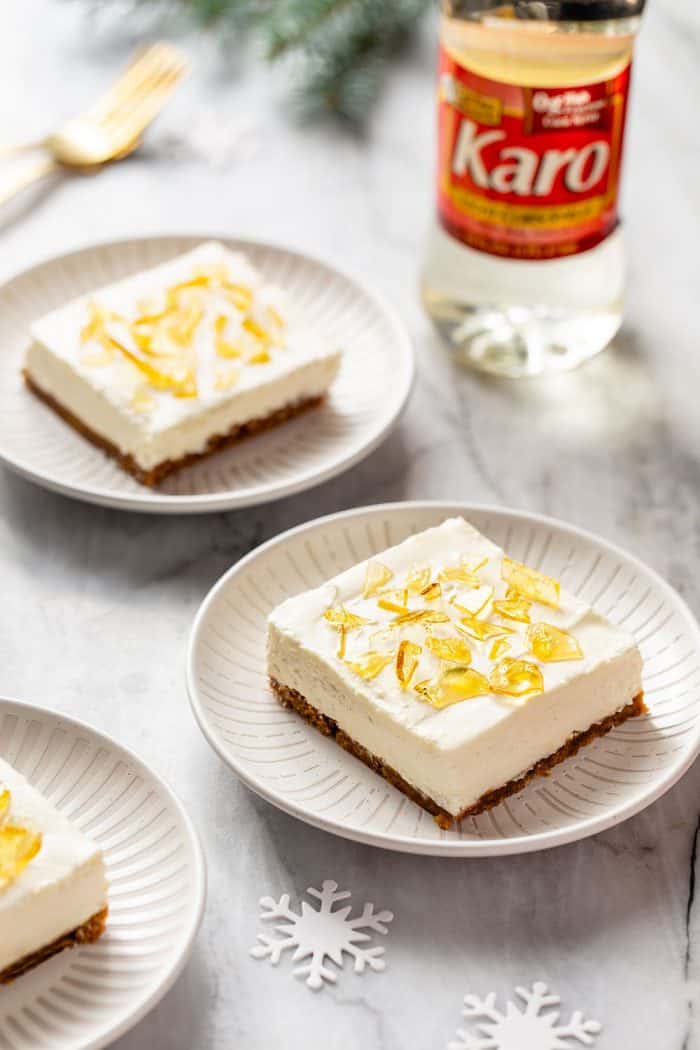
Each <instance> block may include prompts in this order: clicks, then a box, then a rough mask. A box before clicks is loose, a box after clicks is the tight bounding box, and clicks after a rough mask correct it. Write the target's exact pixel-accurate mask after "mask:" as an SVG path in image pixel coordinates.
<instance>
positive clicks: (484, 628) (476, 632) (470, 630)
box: [456, 616, 513, 642]
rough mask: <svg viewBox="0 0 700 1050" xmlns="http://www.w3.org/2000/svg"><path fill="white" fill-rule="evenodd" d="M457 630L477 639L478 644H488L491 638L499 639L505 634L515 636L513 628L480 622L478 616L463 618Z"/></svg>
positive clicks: (484, 621) (485, 621) (500, 624)
mask: <svg viewBox="0 0 700 1050" xmlns="http://www.w3.org/2000/svg"><path fill="white" fill-rule="evenodd" d="M456 626H457V630H458V631H459V632H460V633H463V634H466V635H468V637H469V638H475V639H476V641H477V642H486V641H488V640H489V638H498V637H499V636H500V635H503V634H513V629H512V627H506V625H505V624H502V623H489V622H488V621H487V620H478V619H477V618H476V616H463V617H462V619H461V620H460V623H459V625H456Z"/></svg>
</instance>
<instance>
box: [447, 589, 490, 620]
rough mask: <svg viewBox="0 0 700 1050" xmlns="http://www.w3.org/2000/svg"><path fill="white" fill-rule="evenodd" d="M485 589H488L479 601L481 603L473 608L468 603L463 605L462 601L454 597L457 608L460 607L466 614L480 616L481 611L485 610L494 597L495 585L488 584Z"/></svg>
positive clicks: (453, 602)
mask: <svg viewBox="0 0 700 1050" xmlns="http://www.w3.org/2000/svg"><path fill="white" fill-rule="evenodd" d="M479 587H481V584H480V585H479ZM484 589H485V591H486V594H485V595H484V597H483V598H482V600H481V601H480V602H479V604H478V605H477V606H475V608H473V609H469V608H468V607H467V606H466V605H462V604H461V603H460V602H458V601H455V600H454V599H452V604H453V605H454V607H455V609H459V611H460V612H462V613H464V614H465V615H466V616H478V615H479V613H482V612H483V611H484V609H485V608H486V606H487V605H488V604H489V602H490V601H491V599H492V598H493V594H494V591H493V587H489V586H486V587H485V588H484Z"/></svg>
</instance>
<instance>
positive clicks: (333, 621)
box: [323, 605, 371, 631]
mask: <svg viewBox="0 0 700 1050" xmlns="http://www.w3.org/2000/svg"><path fill="white" fill-rule="evenodd" d="M323 618H324V620H325V621H326V623H329V624H330V625H331V627H334V628H335V629H336V630H337V631H339V630H341V629H342V630H344V631H355V630H357V628H358V627H364V626H365V624H368V623H370V622H371V621H370V620H365V618H364V616H357V614H356V613H351V612H348V610H347V609H346V608H345V606H344V605H336V606H334V607H333V608H332V609H326V611H325V612H324V614H323Z"/></svg>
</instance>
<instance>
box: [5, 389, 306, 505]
mask: <svg viewBox="0 0 700 1050" xmlns="http://www.w3.org/2000/svg"><path fill="white" fill-rule="evenodd" d="M23 375H24V381H25V383H26V384H27V386H28V388H29V389H30V390H31V392H32V393H33V394H34V395H35V396H36V397H38V398H39V400H40V401H43V402H44V404H45V405H48V406H49V408H51V409H53V411H54V412H55V413H56V414H57V415H59V416H60V417H61V419H63V420H64V421H65V422H66V423H68V424H69V425H70V426H72V427H73V429H74V430H77V431H78V433H79V434H81V435H82V437H84V438H86V440H87V441H89V442H91V444H93V445H95V446H96V447H97V448H99V449H101V450H102V451H103V452H106V453H107V455H108V456H111V458H112V459H115V460H116V461H117V463H118V464H119V466H120V467H121V468H122V469H123V470H125V471H126V472H127V474H131V476H132V477H133V478H136V480H137V481H140V482H141V484H142V485H147V486H148V487H149V488H155V487H156V486H157V485H160V483H161V481H163V480H164V479H165V478H167V477H169V476H170V475H171V474H174V473H175V472H176V471H178V470H182V469H184V467H189V466H191V465H192V464H193V463H198V462H199V461H200V460H202V459H208V457H209V456H211V455H212V454H213V453H214V452H220V451H221V450H222V449H225V448H229V447H230V446H231V445H236V444H238V442H239V441H243V440H244V439H245V438H248V437H252V436H253V435H254V434H260V433H261V432H262V431H264V430H270V429H272V427H276V426H279V424H280V423H286V422H287V420H289V419H293V418H294V417H295V416H299V415H301V414H302V412H307V411H308V410H309V409H311V408H316V407H318V405H320V404H321V402H322V401H323V396H320V397H308V398H304V399H302V400H301V401H297V402H295V403H294V404H293V405H285V406H284V408H278V409H277V410H276V411H275V412H271V413H270V414H269V415H268V416H262V417H261V418H260V419H251V420H248V422H246V423H237V424H236V425H235V426H233V427H231V429H230V430H229V431H227V432H226V433H225V434H214V435H213V436H212V437H210V438H209V440H208V441H207V447H206V449H205V450H204V451H203V452H190V453H188V454H187V455H186V456H182V457H181V458H180V459H165V460H163V462H162V463H157V464H156V465H155V467H151V468H150V470H144V469H143V467H140V466H139V464H138V463H137V462H136V460H135V459H134V457H133V456H132V455H130V454H125V453H124V452H121V451H120V450H119V449H118V448H117V446H116V445H113V444H112V442H111V441H108V440H107V438H104V437H102V436H101V435H100V434H97V433H96V432H95V431H94V430H92V428H91V427H89V426H88V425H87V424H86V423H84V422H83V421H82V419H79V418H78V417H77V416H75V415H74V414H73V413H72V412H71V411H70V409H68V408H66V407H65V406H64V405H62V404H61V403H60V401H57V400H56V398H55V397H53V395H52V394H48V393H47V392H46V391H45V390H42V388H41V387H40V386H39V385H38V384H37V383H35V382H34V380H33V379H32V377H31V376H30V375H29V374H28V373H27V372H26V371H25V372H24V373H23Z"/></svg>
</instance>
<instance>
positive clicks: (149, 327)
mask: <svg viewBox="0 0 700 1050" xmlns="http://www.w3.org/2000/svg"><path fill="white" fill-rule="evenodd" d="M31 337H32V342H31V345H30V346H29V349H28V351H27V355H26V359H25V364H24V376H25V380H26V383H27V385H28V387H29V388H30V390H32V391H33V393H34V394H35V395H36V396H37V397H39V398H41V399H42V400H43V401H44V402H45V403H46V404H48V405H49V406H50V407H51V408H53V409H54V411H56V412H57V413H58V414H59V415H60V416H62V417H63V419H64V420H65V421H66V422H67V423H68V424H70V425H71V426H72V427H73V428H74V429H75V430H77V431H78V432H79V433H80V434H82V435H83V437H85V438H87V439H88V440H89V441H91V442H92V443H93V444H94V445H97V446H98V447H99V448H101V449H103V450H104V451H105V452H107V453H108V454H109V455H110V456H112V457H114V458H115V459H116V460H117V461H118V463H119V464H120V465H121V466H122V467H123V469H124V470H126V471H128V472H129V473H130V474H132V475H133V476H134V477H135V478H136V479H137V480H138V481H140V482H142V483H143V484H145V485H150V486H154V485H157V484H158V483H159V482H161V481H162V480H163V479H164V478H165V477H167V476H168V475H170V474H172V473H173V472H175V471H177V470H179V469H181V468H182V467H185V466H187V465H189V464H190V463H193V462H195V461H196V460H199V459H201V458H202V457H204V456H209V455H211V454H212V453H213V452H216V451H217V450H218V449H220V448H222V447H225V446H228V445H230V444H232V443H233V442H236V441H238V440H240V439H241V438H243V437H246V436H248V435H250V434H254V433H257V432H258V431H260V430H264V429H267V428H269V427H272V426H276V425H277V424H280V423H283V422H284V421H285V420H287V419H290V418H291V417H292V416H295V415H297V414H299V413H300V412H302V411H304V410H306V409H308V408H312V407H314V406H316V405H318V404H320V402H321V400H322V399H323V397H324V395H325V394H326V392H327V391H328V388H329V387H330V385H331V383H332V382H333V380H334V379H335V377H336V375H337V373H338V369H339V367H340V356H341V355H340V351H339V350H338V349H336V348H335V347H331V346H329V345H328V343H327V342H326V341H325V339H324V337H323V336H322V335H321V334H320V333H318V332H315V331H313V330H310V328H309V325H308V324H307V323H306V322H305V318H304V312H303V310H300V309H299V307H298V305H297V304H296V303H295V301H294V300H293V297H291V296H288V295H286V294H285V292H284V291H283V290H282V289H280V288H278V287H276V286H274V285H272V284H271V283H270V282H268V281H266V280H265V278H264V277H263V276H262V274H260V273H259V272H258V270H256V269H255V267H254V266H252V265H251V263H250V262H249V261H248V260H247V259H246V257H245V256H244V255H242V254H240V253H238V252H231V251H229V250H227V249H226V248H225V247H224V246H223V245H221V244H219V243H216V242H211V243H207V244H202V245H200V246H199V247H198V248H196V249H194V250H193V251H190V252H187V253H186V254H184V255H180V256H178V257H177V258H175V259H172V260H170V261H169V262H166V263H163V264H162V265H159V266H155V267H154V268H153V269H150V270H146V271H142V272H141V273H138V274H135V275H134V276H132V277H128V278H127V279H125V280H122V281H119V282H117V283H115V284H111V285H107V286H106V287H104V288H101V289H100V290H99V291H96V292H94V293H91V294H90V295H86V296H82V297H81V298H79V299H76V300H74V301H73V302H70V303H68V304H67V305H66V306H63V307H61V308H60V309H58V310H54V311H53V312H52V313H50V314H47V315H46V316H45V317H43V318H41V319H40V320H38V321H37V322H36V323H35V324H34V325H33V326H32V328H31Z"/></svg>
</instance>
